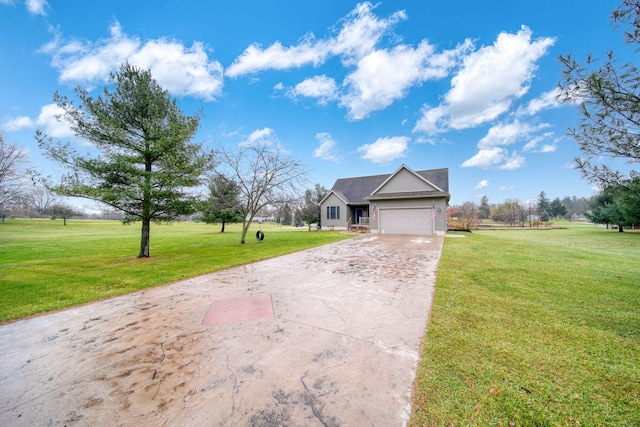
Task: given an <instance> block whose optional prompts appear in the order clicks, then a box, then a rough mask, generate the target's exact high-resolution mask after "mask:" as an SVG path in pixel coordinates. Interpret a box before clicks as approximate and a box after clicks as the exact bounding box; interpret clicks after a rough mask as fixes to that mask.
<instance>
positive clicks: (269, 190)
mask: <svg viewBox="0 0 640 427" xmlns="http://www.w3.org/2000/svg"><path fill="white" fill-rule="evenodd" d="M218 154H219V156H220V158H219V160H220V166H219V167H220V168H227V169H228V174H229V176H233V179H234V181H235V182H236V183H237V184H238V186H239V190H240V197H239V199H240V202H241V203H240V208H241V212H242V216H243V222H242V237H241V238H240V243H241V244H245V243H246V236H247V232H248V231H249V227H250V226H251V222H252V221H253V218H254V217H255V216H256V214H257V213H258V212H260V210H261V209H263V208H264V207H266V206H269V205H272V206H278V205H280V204H282V203H283V202H284V201H285V200H288V199H290V198H291V196H292V195H293V194H295V193H297V192H298V189H299V188H300V186H303V185H305V184H306V182H307V175H308V169H307V167H305V166H304V165H303V164H302V163H300V162H298V161H296V160H294V159H292V158H291V157H290V156H289V155H288V154H287V153H286V152H285V151H283V150H282V148H281V147H279V146H278V145H277V144H269V143H260V144H255V145H242V146H238V147H236V148H234V149H229V148H226V147H222V148H220V149H219V151H218Z"/></svg>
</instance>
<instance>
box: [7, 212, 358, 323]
mask: <svg viewBox="0 0 640 427" xmlns="http://www.w3.org/2000/svg"><path fill="white" fill-rule="evenodd" d="M262 229H263V231H264V232H265V238H264V240H262V241H258V240H256V239H255V232H256V231H257V230H258V225H257V224H256V225H255V226H252V229H251V230H252V231H251V230H250V232H249V233H250V235H248V236H247V244H246V245H240V225H236V224H234V225H231V226H227V230H226V232H225V233H224V234H221V233H219V231H220V226H219V225H207V224H201V223H174V224H170V225H152V228H151V257H150V258H146V259H138V258H136V255H137V254H138V249H139V246H140V225H139V224H133V225H123V224H122V223H121V222H118V221H85V220H70V221H67V225H66V226H63V222H62V221H61V220H58V221H51V220H7V221H6V222H5V223H4V224H0V290H1V292H0V322H4V321H8V320H12V319H16V318H19V317H23V316H28V315H32V314H37V313H42V312H45V311H50V310H56V309H60V308H64V307H69V306H72V305H76V304H81V303H85V302H88V301H93V300H97V299H101V298H106V297H110V296H114V295H119V294H123V293H126V292H131V291H134V290H137V289H142V288H148V287H151V286H157V285H161V284H165V283H169V282H173V281H176V280H180V279H184V278H187V277H193V276H197V275H201V274H204V273H208V272H212V271H217V270H221V269H225V268H229V267H232V266H235V265H240V264H246V263H250V262H254V261H258V260H261V259H266V258H271V257H274V256H278V255H282V254H286V253H291V252H296V251H299V250H302V249H307V248H310V247H314V246H319V245H323V244H326V243H330V242H335V241H337V240H341V239H345V238H348V237H350V236H348V235H345V234H340V233H339V232H332V231H323V232H307V230H308V229H307V228H304V229H303V228H298V229H294V228H293V227H281V228H280V227H278V226H277V225H272V224H265V225H263V226H262Z"/></svg>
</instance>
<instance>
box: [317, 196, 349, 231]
mask: <svg viewBox="0 0 640 427" xmlns="http://www.w3.org/2000/svg"><path fill="white" fill-rule="evenodd" d="M328 206H339V207H340V218H339V219H329V218H327V207H328ZM320 209H321V211H320V226H321V227H322V228H331V227H333V228H335V229H338V230H346V229H347V220H348V215H349V209H348V208H347V205H346V204H345V203H344V202H343V201H342V200H341V199H340V198H339V197H338V196H336V195H335V194H330V195H329V197H327V198H326V199H325V200H324V201H323V202H322V205H321V206H320Z"/></svg>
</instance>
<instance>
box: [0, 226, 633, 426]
mask: <svg viewBox="0 0 640 427" xmlns="http://www.w3.org/2000/svg"><path fill="white" fill-rule="evenodd" d="M256 230H257V226H256V228H254V229H253V231H252V232H251V235H250V237H251V238H249V239H248V240H247V244H246V245H244V246H243V245H240V244H239V241H240V230H239V226H237V225H236V226H231V227H229V229H228V232H227V233H224V234H220V233H219V227H217V226H209V225H205V224H193V223H176V224H173V225H163V226H157V225H156V226H153V227H152V233H151V257H150V258H149V259H137V258H136V255H137V253H138V246H139V239H140V228H139V225H137V224H136V225H132V226H124V225H122V224H121V223H119V222H116V221H111V222H109V221H80V220H72V221H69V222H68V225H67V226H63V225H62V221H49V220H39V221H38V220H34V221H26V220H25V221H14V220H10V221H7V222H6V223H5V224H0V289H1V290H2V292H1V293H0V321H7V320H10V319H15V318H19V317H22V316H27V315H31V314H35V313H39V312H43V311H48V310H54V309H58V308H62V307H68V306H71V305H74V304H80V303H83V302H87V301H91V300H95V299H100V298H105V297H109V296H113V295H117V294H121V293H125V292H130V291H133V290H136V289H141V288H145V287H150V286H156V285H160V284H164V283H168V282H172V281H175V280H180V279H184V278H186V277H191V276H196V275H199V274H203V273H206V272H211V271H216V270H220V269H224V268H228V267H230V266H233V265H238V264H242V263H249V262H253V261H256V260H259V259H265V258H269V257H273V256H277V255H281V254H284V253H289V252H293V251H298V250H301V249H305V248H308V247H312V246H317V245H322V244H325V243H329V242H333V241H336V240H339V239H344V238H348V237H349V236H347V235H344V234H340V233H338V232H328V231H325V232H312V233H309V232H306V229H297V230H295V229H292V228H282V229H279V228H277V227H275V226H268V225H264V226H263V230H264V231H265V240H263V241H257V240H255V238H253V236H254V235H255V231H256ZM462 234H464V235H465V238H458V239H454V238H451V239H446V240H445V244H444V249H443V253H442V258H441V261H440V267H439V272H438V278H437V286H436V293H435V298H434V303H433V307H432V312H431V320H430V324H429V327H428V329H427V332H426V335H425V338H424V344H423V346H424V348H423V355H422V360H421V362H420V366H419V371H418V376H417V379H416V384H415V390H414V401H413V410H414V412H413V414H412V418H411V421H410V425H411V426H505V427H507V426H575V427H577V426H582V427H585V426H639V425H640V410H639V408H640V233H637V232H625V233H617V232H615V231H611V230H605V229H603V228H600V227H594V226H590V225H588V226H585V225H582V226H579V225H576V226H569V227H568V228H567V229H558V230H516V231H480V232H474V233H462Z"/></svg>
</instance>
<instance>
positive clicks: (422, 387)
mask: <svg viewBox="0 0 640 427" xmlns="http://www.w3.org/2000/svg"><path fill="white" fill-rule="evenodd" d="M465 236H466V237H465V238H458V239H453V238H450V239H446V240H445V244H444V249H443V253H442V257H441V261H440V266H439V271H438V277H437V285H436V292H435V297H434V302H433V306H432V312H431V319H430V323H429V327H428V329H427V332H426V335H425V338H424V342H423V354H422V360H421V362H420V365H419V368H418V369H419V372H418V376H417V378H416V383H415V389H414V400H413V414H412V418H411V421H410V425H411V426H505V427H507V426H582V427H586V426H640V234H639V233H637V232H625V233H617V232H615V231H611V230H605V229H603V228H598V227H594V226H582V227H580V226H576V227H569V228H568V229H566V230H545V231H529V230H524V231H482V232H474V233H471V234H465Z"/></svg>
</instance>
